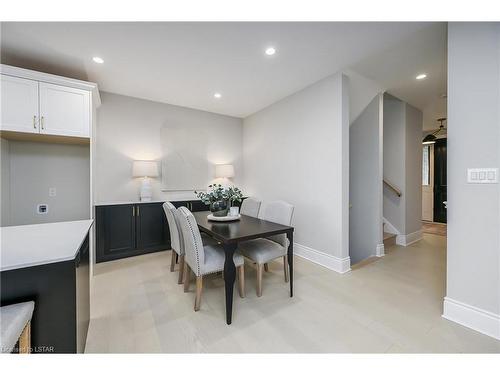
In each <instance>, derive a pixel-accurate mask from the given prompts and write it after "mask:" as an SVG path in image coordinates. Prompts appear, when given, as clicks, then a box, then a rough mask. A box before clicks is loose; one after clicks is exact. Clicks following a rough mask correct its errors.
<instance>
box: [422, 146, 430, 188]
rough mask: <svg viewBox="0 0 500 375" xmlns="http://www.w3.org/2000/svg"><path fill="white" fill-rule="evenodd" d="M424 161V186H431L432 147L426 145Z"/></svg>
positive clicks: (423, 153)
mask: <svg viewBox="0 0 500 375" xmlns="http://www.w3.org/2000/svg"><path fill="white" fill-rule="evenodd" d="M422 155H423V160H422V185H423V186H429V185H430V184H431V162H430V157H431V146H430V145H424V149H423V152H422Z"/></svg>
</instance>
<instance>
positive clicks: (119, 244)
mask: <svg viewBox="0 0 500 375" xmlns="http://www.w3.org/2000/svg"><path fill="white" fill-rule="evenodd" d="M134 209H135V208H134V205H132V204H123V205H116V206H99V207H96V234H97V235H96V261H97V262H104V261H107V260H113V259H119V258H124V257H127V256H131V255H135V254H134V252H135V216H134Z"/></svg>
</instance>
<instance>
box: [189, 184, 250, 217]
mask: <svg viewBox="0 0 500 375" xmlns="http://www.w3.org/2000/svg"><path fill="white" fill-rule="evenodd" d="M194 193H195V194H196V196H197V197H198V198H200V199H201V201H202V202H203V203H205V204H206V205H208V206H210V211H212V213H213V214H214V216H226V215H227V212H228V210H229V207H231V206H232V205H233V204H234V203H235V202H241V200H242V198H243V194H242V192H241V190H240V189H239V188H237V187H235V186H231V187H228V188H224V187H223V186H222V185H221V184H211V185H208V191H207V192H206V193H205V192H202V191H200V192H198V191H195V192H194Z"/></svg>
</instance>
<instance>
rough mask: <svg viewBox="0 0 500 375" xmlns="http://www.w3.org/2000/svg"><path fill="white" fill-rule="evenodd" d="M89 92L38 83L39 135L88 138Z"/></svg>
mask: <svg viewBox="0 0 500 375" xmlns="http://www.w3.org/2000/svg"><path fill="white" fill-rule="evenodd" d="M90 110H91V109H90V92H88V91H85V90H80V89H74V88H72V87H64V86H59V85H53V84H50V83H44V82H40V133H42V134H51V135H65V136H73V137H85V138H89V137H90Z"/></svg>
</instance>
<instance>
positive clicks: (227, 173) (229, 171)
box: [215, 164, 234, 178]
mask: <svg viewBox="0 0 500 375" xmlns="http://www.w3.org/2000/svg"><path fill="white" fill-rule="evenodd" d="M215 177H216V178H223V177H226V178H229V177H234V166H233V165H231V164H219V165H216V166H215Z"/></svg>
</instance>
